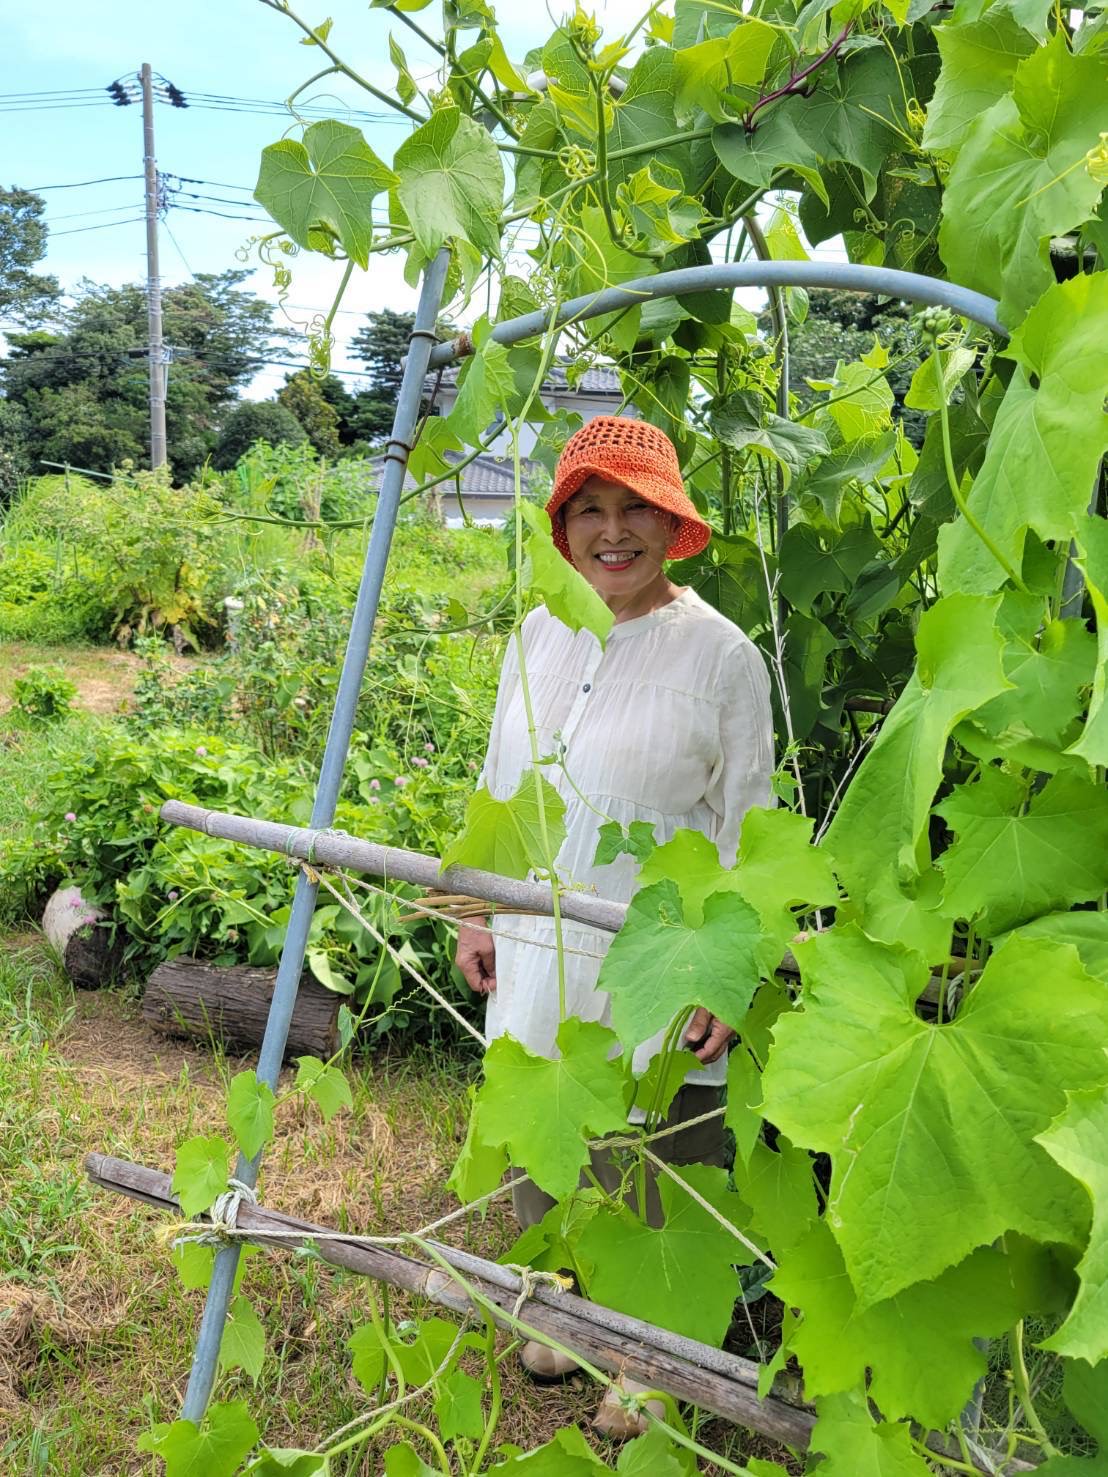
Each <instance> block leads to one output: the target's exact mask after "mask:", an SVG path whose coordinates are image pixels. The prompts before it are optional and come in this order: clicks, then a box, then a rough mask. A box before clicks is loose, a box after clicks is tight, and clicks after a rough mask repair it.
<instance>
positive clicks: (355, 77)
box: [262, 0, 427, 123]
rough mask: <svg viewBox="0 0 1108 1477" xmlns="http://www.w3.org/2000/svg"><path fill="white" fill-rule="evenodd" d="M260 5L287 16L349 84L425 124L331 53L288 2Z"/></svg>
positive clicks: (268, 1) (269, 1) (276, 0)
mask: <svg viewBox="0 0 1108 1477" xmlns="http://www.w3.org/2000/svg"><path fill="white" fill-rule="evenodd" d="M262 4H263V5H266V6H268V7H269V9H270V10H275V11H276V12H277V14H278V15H287V16H288V18H289V20H290V21H292V22H293V24H294V25H297V26H299V27H300V29H301V30H302V31H303V32H304V34H305V36H310V37H311V38H312V41H313V42H314V43H315V45H316V46H318V47H319V49H320V51H322V52H323V54H324V56H327V57H330V59H331V61H332V62H333V63H334V70H335V71H338V72H341V73H342V74H343V76H344V77H349V78H350V80H351V82H356V83H357V85H358V86H359V87H361V88H364V89H365V91H366V92H368V93H369V94H370V96H371V97H375V98H376V99H377V101H378V102H381V103H385V104H387V106H388V107H390V108H393V109H395V111H396V112H398V113H403V114H404V116H405V117H406V118H411V119H412V120H413V122H415V123H426V122H427V119H426V118H424V116H423V114H422V113H417V112H416V111H415V109H414V108H409V107H408V106H407V104H406V103H402V102H400V101H399V100H398V99H397V98H395V97H390V96H389V95H388V93H387V92H382V91H381V89H380V88H379V87H374V85H373V83H372V82H368V81H367V80H366V79H365V78H364V77H363V76H362V75H361V73H360V72H355V70H354V68H353V67H350V66H348V65H347V64H346V62H344V61H343V59H342V57H340V56H339V55H338V54H337V53H336V52H334V51H332V50H331V48H330V47H329V46H328V45H327V42H326V41H324V40H322V39H321V38H320V36H319V34H318V32H317V31H316V29H315V27H314V26H310V25H309V24H308V22H307V21H305V20H301V18H300V17H299V16H298V15H297V13H296V11H295V10H293V8H292V6H291V5H290V4H289V3H288V0H262ZM294 96H295V94H294Z"/></svg>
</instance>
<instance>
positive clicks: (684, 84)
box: [673, 16, 777, 123]
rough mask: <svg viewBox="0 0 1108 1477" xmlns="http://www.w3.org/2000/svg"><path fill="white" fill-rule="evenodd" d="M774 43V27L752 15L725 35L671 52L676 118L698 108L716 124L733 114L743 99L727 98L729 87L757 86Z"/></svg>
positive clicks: (691, 112) (682, 116)
mask: <svg viewBox="0 0 1108 1477" xmlns="http://www.w3.org/2000/svg"><path fill="white" fill-rule="evenodd" d="M776 42H777V32H776V30H775V29H774V28H773V26H767V25H766V23H765V22H764V21H760V20H757V19H755V18H754V17H753V16H751V17H749V18H744V19H743V20H742V21H741V22H740V23H739V24H738V25H737V26H735V27H733V29H732V30H731V31H729V32H728V34H727V35H726V36H719V37H712V38H709V39H708V40H706V41H700V42H698V43H697V44H696V45H695V46H688V47H683V48H682V49H681V50H680V51H676V52H674V54H673V73H674V84H675V89H674V90H675V93H676V111H677V115H678V117H680V118H688V117H690V116H691V115H692V114H693V113H695V112H697V111H702V112H705V113H707V115H708V117H709V118H712V119H714V120H715V121H716V122H717V123H722V122H724V120H726V119H728V118H734V117H736V116H737V114H738V112H739V111H740V110H741V107H742V101H743V100H742V99H741V98H735V97H733V96H732V97H731V98H730V99H728V98H727V92H728V89H730V88H732V87H756V86H757V85H758V83H759V82H761V80H762V78H763V77H764V76H765V74H766V67H767V66H768V64H769V58H770V53H771V52H772V51H773V48H774V46H775V44H776ZM728 103H729V104H730V105H729V106H728Z"/></svg>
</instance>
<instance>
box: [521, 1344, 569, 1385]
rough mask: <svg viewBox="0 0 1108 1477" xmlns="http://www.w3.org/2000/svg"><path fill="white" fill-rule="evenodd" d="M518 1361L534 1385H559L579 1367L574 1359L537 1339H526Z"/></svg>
mask: <svg viewBox="0 0 1108 1477" xmlns="http://www.w3.org/2000/svg"><path fill="white" fill-rule="evenodd" d="M519 1362H520V1364H522V1366H523V1372H524V1374H525V1375H526V1376H527V1378H528V1379H531V1380H534V1382H535V1384H536V1385H560V1384H561V1383H562V1381H563V1380H567V1379H569V1377H570V1375H571V1374H574V1373H576V1371H577V1370H579V1369H580V1368H581V1366H580V1365H579V1364H578V1363H577V1360H576V1359H571V1358H570V1356H569V1355H568V1354H563V1353H561V1352H560V1350H558V1349H552V1348H550V1346H549V1345H548V1344H541V1343H539V1341H538V1339H528V1341H527V1342H526V1343H525V1344H524V1345H523V1346H522V1348H521V1349H520V1351H519Z"/></svg>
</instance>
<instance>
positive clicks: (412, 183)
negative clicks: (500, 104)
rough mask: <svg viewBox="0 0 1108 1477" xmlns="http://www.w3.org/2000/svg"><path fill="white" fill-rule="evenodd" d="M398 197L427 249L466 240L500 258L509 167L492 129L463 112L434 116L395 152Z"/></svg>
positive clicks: (429, 251)
mask: <svg viewBox="0 0 1108 1477" xmlns="http://www.w3.org/2000/svg"><path fill="white" fill-rule="evenodd" d="M393 164H394V165H395V167H396V172H397V174H398V175H399V176H400V182H399V184H398V186H397V194H398V195H399V197H400V203H401V205H402V206H403V207H404V211H405V213H406V215H407V217H408V221H409V223H410V224H411V228H412V230H413V231H414V233H415V238H416V240H417V241H418V242H419V244H420V246H421V247H422V249H423V251H424V252H425V253H426V254H427V255H428V256H431V255H432V254H433V253H434V252H436V251H438V249H439V247H440V246H442V245H443V244H444V242H446V241H451V240H460V241H466V242H468V243H469V244H470V245H471V246H474V247H476V249H477V250H478V251H479V252H481V253H482V254H483V255H485V256H498V255H499V254H500V207H501V202H502V200H503V196H504V168H503V166H502V164H501V163H500V154H499V153H498V151H497V148H496V145H495V144H494V143H493V141H492V139H491V138H490V136H489V134H488V131H487V130H486V129H484V128H482V127H481V125H480V124H479V123H475V122H474V121H473V119H472V118H468V117H466V115H465V114H464V113H462V112H461V111H460V110H459V109H458V108H441V109H439V110H438V111H437V112H435V113H432V115H431V117H430V118H429V119H428V120H427V122H426V123H424V124H423V125H422V126H421V127H419V128H417V129H416V131H415V132H414V133H413V134H411V135H410V136H409V137H408V138H406V139H405V140H404V142H403V143H402V144H401V145H400V147H399V148H398V149H397V151H396V155H395V157H394V159H393Z"/></svg>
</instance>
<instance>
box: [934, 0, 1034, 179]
mask: <svg viewBox="0 0 1108 1477" xmlns="http://www.w3.org/2000/svg"><path fill="white" fill-rule="evenodd" d="M935 39H936V41H937V42H938V43H939V55H940V56H941V57H942V59H943V65H942V70H941V71H940V72H939V78H938V81H937V82H936V84H935V92H934V95H933V96H932V98H931V101H930V102H929V103H928V105H927V121H926V123H925V124H924V129H923V147H924V148H925V149H929V150H930V151H931V152H932V153H934V154H953V153H954V152H956V151H957V149H958V148H959V146H960V145H961V143H962V141H963V140H964V138H965V137H966V135H967V134H968V133H969V132H970V129H971V128H972V126H973V124H974V123H976V121H977V120H978V118H980V117H981V115H982V114H983V113H985V112H986V111H987V110H988V109H989V108H991V107H992V105H993V104H994V103H996V102H999V100H1000V99H1001V98H1002V97H1004V96H1005V95H1006V94H1007V93H1009V92H1011V90H1012V82H1013V80H1014V78H1015V75H1016V67H1017V66H1018V65H1019V63H1020V62H1021V61H1022V60H1023V58H1024V57H1026V56H1030V54H1031V53H1032V52H1033V51H1034V50H1035V41H1034V38H1033V37H1031V36H1029V35H1028V34H1027V32H1026V30H1024V28H1023V26H1021V25H1020V24H1019V22H1018V21H1017V20H1016V18H1015V17H1014V16H1013V15H1012V13H1011V11H1010V10H1009V9H1006V8H1003V7H1001V6H996V7H995V8H993V9H992V10H989V11H986V13H985V14H984V15H983V16H982V17H981V19H980V20H977V21H971V22H969V23H968V24H963V25H949V24H948V25H945V26H938V27H936V29H935Z"/></svg>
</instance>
